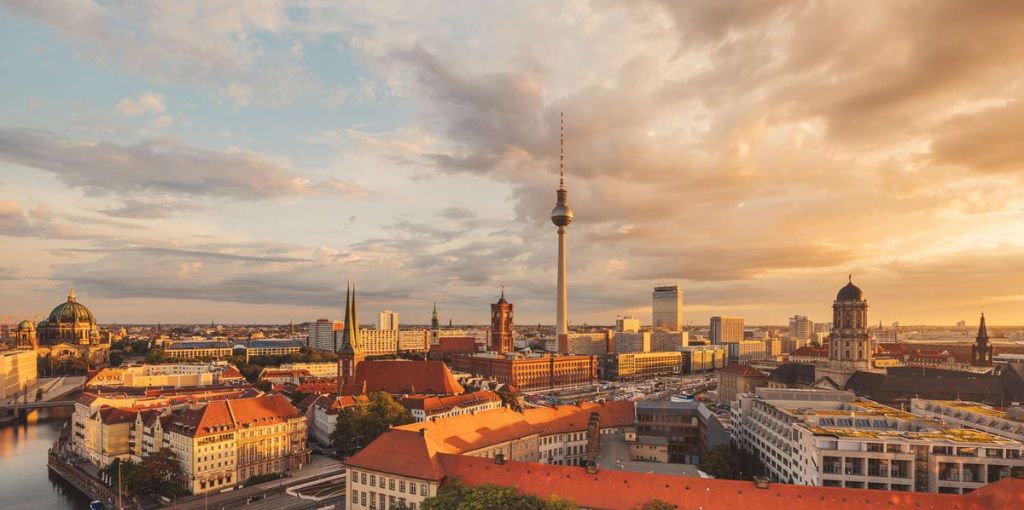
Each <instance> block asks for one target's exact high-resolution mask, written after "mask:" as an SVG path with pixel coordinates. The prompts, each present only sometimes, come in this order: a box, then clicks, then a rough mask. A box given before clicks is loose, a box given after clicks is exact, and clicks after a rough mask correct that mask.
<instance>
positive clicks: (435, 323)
mask: <svg viewBox="0 0 1024 510" xmlns="http://www.w3.org/2000/svg"><path fill="white" fill-rule="evenodd" d="M440 327H441V324H440V323H439V322H438V320H437V301H434V314H433V315H431V316H430V329H433V330H437V329H438V328H440Z"/></svg>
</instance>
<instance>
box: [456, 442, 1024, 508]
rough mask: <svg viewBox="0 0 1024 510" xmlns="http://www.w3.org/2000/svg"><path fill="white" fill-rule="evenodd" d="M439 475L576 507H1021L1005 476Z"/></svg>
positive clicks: (1022, 488)
mask: <svg viewBox="0 0 1024 510" xmlns="http://www.w3.org/2000/svg"><path fill="white" fill-rule="evenodd" d="M437 457H438V460H439V463H440V465H441V467H442V469H443V470H444V474H445V476H448V477H453V478H457V479H458V480H459V482H461V483H464V484H466V485H483V484H488V483H490V484H497V485H504V486H512V487H516V488H517V489H518V490H519V491H520V492H521V493H523V494H531V495H534V496H538V497H541V498H548V497H550V496H559V497H562V498H568V499H571V500H573V501H575V502H576V503H578V504H579V505H580V507H583V508H593V509H609V510H611V509H628V508H639V507H641V506H642V505H643V504H644V503H646V502H648V501H651V500H653V499H660V500H662V501H664V502H666V503H669V504H674V505H677V508H680V509H682V508H686V509H698V508H700V509H703V510H736V509H744V510H760V509H780V508H784V509H786V510H822V509H828V510H862V509H867V508H884V509H893V510H901V509H905V510H983V509H985V510H1000V509H1005V510H1009V509H1011V508H1014V509H1019V508H1024V480H1021V479H1013V478H1007V479H1004V480H1002V481H1000V482H997V483H995V484H992V485H988V486H986V487H983V488H981V489H978V490H977V491H974V492H973V493H971V494H968V495H966V496H959V495H947V494H932V493H914V492H891V491H881V490H865V489H840V488H832V487H814V486H805V485H786V484H778V483H771V484H769V485H768V488H766V489H758V488H757V487H756V486H755V485H754V483H753V482H744V481H736V480H718V479H713V478H691V477H680V476H673V475H660V474H653V473H636V472H629V471H620V470H617V469H599V470H598V472H597V474H587V472H586V471H585V468H582V467H571V466H557V465H549V464H532V463H524V462H513V461H507V462H505V463H504V464H503V465H498V464H495V462H494V460H493V459H489V458H485V457H470V456H466V455H451V454H445V453H441V454H438V456H437Z"/></svg>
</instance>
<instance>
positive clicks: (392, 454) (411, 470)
mask: <svg viewBox="0 0 1024 510" xmlns="http://www.w3.org/2000/svg"><path fill="white" fill-rule="evenodd" d="M384 452H386V454H384V455H382V453H384ZM436 454H437V451H436V449H435V448H434V445H433V444H432V443H431V442H430V441H424V440H423V436H421V435H420V433H419V432H418V431H416V430H403V429H392V430H389V431H388V432H385V433H384V434H381V435H380V437H378V438H377V439H375V440H374V441H373V443H370V446H367V447H366V448H363V449H362V451H360V452H359V453H357V454H355V455H353V456H352V457H349V459H348V460H346V461H345V465H347V466H349V467H353V468H359V469H369V470H372V471H378V472H383V473H392V474H396V475H401V476H407V477H412V478H419V479H421V480H433V481H438V480H441V479H442V478H444V470H443V469H442V468H441V464H440V461H439V460H438V459H437V455H436Z"/></svg>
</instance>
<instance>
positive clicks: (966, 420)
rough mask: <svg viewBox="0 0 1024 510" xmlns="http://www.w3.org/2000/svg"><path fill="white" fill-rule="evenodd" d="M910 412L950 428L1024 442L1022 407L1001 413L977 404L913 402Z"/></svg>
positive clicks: (945, 401) (1023, 410)
mask: <svg viewBox="0 0 1024 510" xmlns="http://www.w3.org/2000/svg"><path fill="white" fill-rule="evenodd" d="M910 412H912V413H914V414H917V415H920V416H925V417H928V418H933V419H936V420H939V421H941V422H943V423H945V424H947V425H953V426H956V427H966V428H972V429H975V430H980V431H982V432H988V433H989V434H993V435H996V436H1000V437H1005V438H1007V439H1013V440H1014V441H1021V442H1024V408H1022V407H1021V406H1020V405H1016V406H1011V407H1010V408H1008V409H1007V410H1006V411H1000V410H998V409H996V408H994V407H992V406H988V405H984V404H978V403H976V402H962V401H959V400H927V399H922V398H914V399H911V400H910Z"/></svg>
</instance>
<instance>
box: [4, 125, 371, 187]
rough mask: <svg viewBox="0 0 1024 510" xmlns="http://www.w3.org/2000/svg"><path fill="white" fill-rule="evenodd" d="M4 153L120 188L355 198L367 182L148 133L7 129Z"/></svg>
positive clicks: (84, 182) (64, 176) (78, 182)
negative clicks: (107, 137) (130, 138)
mask: <svg viewBox="0 0 1024 510" xmlns="http://www.w3.org/2000/svg"><path fill="white" fill-rule="evenodd" d="M0 159H2V160H4V161H7V162H9V163H15V164H19V165H24V166H30V167H34V168H38V169H41V170H45V171H48V172H50V173H53V174H54V175H56V176H57V177H59V178H60V179H61V180H62V181H64V182H65V183H66V184H67V185H69V186H72V187H81V188H88V189H95V190H102V191H106V192H111V193H115V194H119V195H132V194H137V193H163V194H170V195H182V196H205V197H227V198H231V199H239V200H259V199H280V198H288V197H294V196H301V195H314V194H329V195H337V196H342V197H354V196H360V195H362V194H365V190H364V189H363V188H362V186H360V185H358V184H356V183H352V182H348V181H343V180H339V179H331V180H327V181H323V182H310V181H308V180H306V179H303V178H301V177H298V176H296V175H295V174H293V173H292V171H291V168H290V165H289V164H288V163H287V162H282V161H278V160H273V159H270V158H268V157H266V156H263V155H260V154H256V153H251V152H241V151H237V152H222V151H214V150H210V149H203V148H198V147H190V146H186V145H182V144H181V143H178V142H176V141H173V140H147V141H142V142H138V143H135V144H132V145H121V144H116V143H110V142H96V141H75V140H70V139H67V138H64V137H61V136H59V135H56V134H54V133H50V132H47V131H39V130H31V129H18V128H0Z"/></svg>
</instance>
